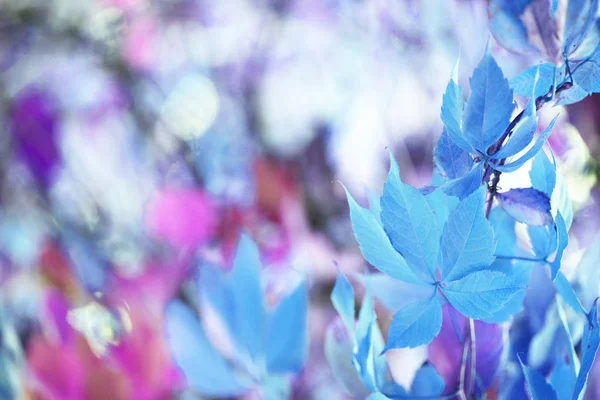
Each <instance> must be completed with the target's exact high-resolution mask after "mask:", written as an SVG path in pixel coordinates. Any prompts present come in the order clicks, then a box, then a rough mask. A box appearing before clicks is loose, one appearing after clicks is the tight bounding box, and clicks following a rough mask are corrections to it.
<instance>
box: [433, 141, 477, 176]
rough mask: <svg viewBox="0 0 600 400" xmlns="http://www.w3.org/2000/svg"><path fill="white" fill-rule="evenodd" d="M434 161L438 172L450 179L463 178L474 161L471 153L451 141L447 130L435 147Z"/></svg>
mask: <svg viewBox="0 0 600 400" xmlns="http://www.w3.org/2000/svg"><path fill="white" fill-rule="evenodd" d="M434 161H435V165H436V167H437V169H438V171H440V173H441V174H443V175H444V176H446V177H447V178H448V179H456V178H461V177H462V176H464V175H466V174H467V173H468V172H469V171H470V170H471V168H472V166H473V159H472V158H471V155H470V154H469V152H468V151H465V150H463V149H461V148H460V147H459V146H458V145H456V143H455V142H454V141H453V140H452V139H450V136H449V135H448V133H447V132H446V129H444V130H443V131H442V135H441V136H440V138H439V140H438V142H437V145H436V147H435V152H434Z"/></svg>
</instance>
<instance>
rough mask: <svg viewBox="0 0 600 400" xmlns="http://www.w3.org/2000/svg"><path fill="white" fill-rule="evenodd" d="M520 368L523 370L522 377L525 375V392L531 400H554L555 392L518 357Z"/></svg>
mask: <svg viewBox="0 0 600 400" xmlns="http://www.w3.org/2000/svg"><path fill="white" fill-rule="evenodd" d="M519 362H520V363H521V368H522V369H523V375H525V381H526V382H527V391H528V392H529V395H530V396H531V398H532V399H533V400H552V399H555V400H556V392H555V391H554V389H552V386H550V384H549V383H548V382H546V379H544V377H543V376H542V375H540V374H539V373H538V372H537V371H536V370H534V369H531V368H529V367H528V366H526V365H525V364H523V361H521V357H519Z"/></svg>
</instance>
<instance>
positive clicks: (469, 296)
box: [442, 270, 524, 320]
mask: <svg viewBox="0 0 600 400" xmlns="http://www.w3.org/2000/svg"><path fill="white" fill-rule="evenodd" d="M523 289H524V287H523V286H522V285H521V284H520V283H519V282H518V281H517V280H516V279H515V278H513V277H510V276H508V275H506V274H504V273H502V272H497V271H490V270H481V271H477V272H474V273H472V274H469V275H467V276H465V277H464V278H462V279H460V280H458V281H453V282H449V283H448V284H446V286H442V291H443V292H444V294H445V295H446V298H447V299H448V301H449V302H450V303H451V304H452V305H453V306H454V307H455V308H456V309H457V310H458V311H460V312H461V313H462V314H464V315H466V316H467V317H469V318H473V319H483V320H485V319H487V318H490V317H492V316H493V315H494V313H495V312H496V311H498V310H500V309H501V308H502V307H503V306H504V305H505V304H506V303H508V301H509V300H510V299H511V298H512V297H513V296H514V295H516V294H517V293H518V292H520V291H522V290H523Z"/></svg>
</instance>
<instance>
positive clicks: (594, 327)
mask: <svg viewBox="0 0 600 400" xmlns="http://www.w3.org/2000/svg"><path fill="white" fill-rule="evenodd" d="M597 303H598V300H597V299H596V301H594V304H593V305H592V309H591V310H590V312H589V313H588V314H587V324H586V327H585V329H584V330H583V339H582V341H581V353H582V355H581V368H580V369H579V374H578V375H577V380H576V381H575V390H574V391H573V397H572V399H573V400H577V399H578V398H579V393H581V391H582V390H583V388H584V387H585V384H586V382H587V378H588V374H589V373H590V370H591V369H592V365H593V364H594V360H595V359H596V351H597V350H598V345H599V344H600V328H599V327H598V305H597Z"/></svg>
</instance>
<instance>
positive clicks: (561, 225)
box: [550, 211, 569, 279]
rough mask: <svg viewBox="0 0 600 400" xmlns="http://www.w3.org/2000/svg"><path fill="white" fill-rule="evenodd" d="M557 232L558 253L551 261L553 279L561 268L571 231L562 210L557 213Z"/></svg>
mask: <svg viewBox="0 0 600 400" xmlns="http://www.w3.org/2000/svg"><path fill="white" fill-rule="evenodd" d="M556 234H557V237H558V248H557V250H556V255H555V257H554V260H552V262H550V272H551V275H552V279H554V278H556V274H557V273H558V270H559V269H560V263H561V261H562V256H563V253H564V251H565V249H566V248H567V245H568V244H569V233H568V232H567V225H566V224H565V220H564V219H563V217H562V215H561V213H560V211H559V212H557V213H556Z"/></svg>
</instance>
